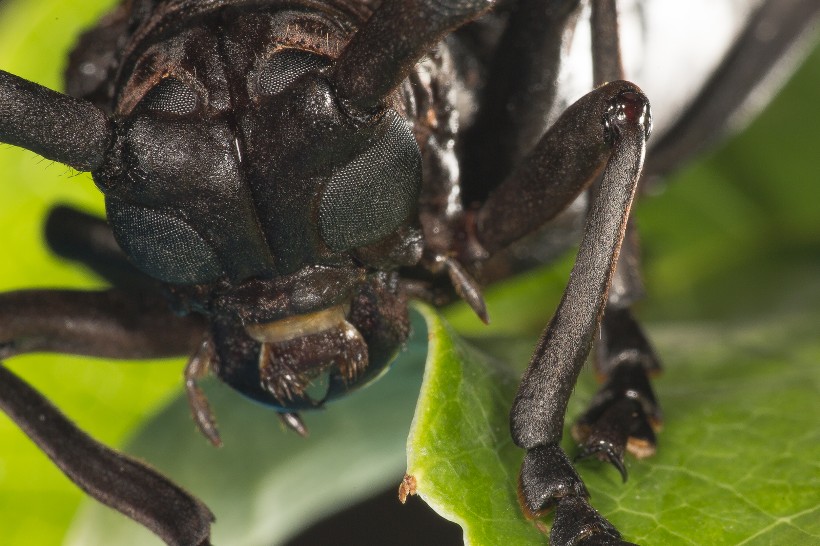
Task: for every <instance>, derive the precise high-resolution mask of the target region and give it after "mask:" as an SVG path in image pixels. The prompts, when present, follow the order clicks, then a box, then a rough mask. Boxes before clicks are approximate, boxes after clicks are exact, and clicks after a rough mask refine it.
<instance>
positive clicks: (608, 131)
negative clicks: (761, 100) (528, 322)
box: [477, 82, 651, 544]
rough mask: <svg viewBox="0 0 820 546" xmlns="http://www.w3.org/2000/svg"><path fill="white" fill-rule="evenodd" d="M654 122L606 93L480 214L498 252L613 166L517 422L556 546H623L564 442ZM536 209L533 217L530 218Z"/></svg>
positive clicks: (637, 102) (625, 94)
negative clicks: (591, 543) (591, 501)
mask: <svg viewBox="0 0 820 546" xmlns="http://www.w3.org/2000/svg"><path fill="white" fill-rule="evenodd" d="M650 123H651V122H650V115H649V103H648V101H647V99H646V97H645V96H644V95H643V94H642V93H641V92H640V91H639V90H638V89H637V88H636V87H635V86H634V85H632V84H629V83H627V82H613V83H610V84H607V85H605V86H602V87H601V88H599V89H597V90H595V91H593V92H592V93H590V94H588V95H586V96H585V97H583V98H582V99H580V100H579V101H578V103H576V104H575V105H573V107H571V108H570V109H568V111H567V112H566V113H565V114H564V116H562V118H561V119H559V120H558V121H557V122H556V124H555V126H554V127H553V129H552V130H551V131H550V132H548V133H547V134H546V135H545V136H544V137H543V138H542V139H541V141H540V142H539V144H538V146H537V147H536V149H535V150H534V151H533V153H532V154H531V155H530V156H529V157H528V158H527V160H526V162H525V163H524V165H523V166H522V167H521V168H519V170H518V171H516V172H514V173H513V175H512V176H511V177H510V178H509V179H507V181H505V183H504V184H502V185H501V186H500V187H499V188H498V190H497V191H496V192H495V193H494V194H492V195H491V196H490V197H489V199H488V201H487V202H486V203H485V205H484V207H482V209H481V210H480V211H479V213H478V221H479V224H478V226H477V228H478V230H477V231H478V236H479V239H480V240H481V241H482V243H484V244H486V245H488V246H490V248H491V249H495V248H498V247H503V246H504V245H506V244H509V243H510V242H512V241H513V240H515V239H517V238H519V237H521V236H522V235H524V234H525V233H527V232H529V231H531V230H532V229H534V228H535V227H537V224H538V223H541V222H543V221H544V216H548V217H549V216H550V215H552V214H554V213H553V211H554V210H555V211H558V210H560V208H561V206H562V202H564V203H565V202H568V201H570V200H571V199H572V198H574V196H575V195H577V194H578V193H579V192H580V191H583V189H584V188H585V187H587V186H588V184H589V183H590V182H591V180H592V179H593V178H594V177H595V176H596V174H597V173H598V172H599V170H600V164H601V163H602V162H605V164H606V166H605V168H604V172H603V176H602V179H601V184H600V187H599V188H598V191H597V192H596V195H595V198H594V200H593V203H592V206H591V209H590V211H589V215H588V217H587V221H586V226H585V229H584V236H583V239H582V241H581V245H580V249H579V251H578V257H577V260H576V263H575V266H574V267H573V270H572V273H571V274H570V279H569V283H568V285H567V288H566V290H565V292H564V296H563V298H562V300H561V303H560V305H559V307H558V310H557V311H556V313H555V316H554V317H553V318H552V321H551V322H550V324H549V326H548V327H547V329H546V331H545V332H544V334H543V336H542V337H541V339H540V341H539V343H538V346H537V348H536V350H535V354H534V355H533V358H532V360H531V362H530V365H529V367H528V368H527V370H526V372H525V373H524V377H523V379H522V382H521V385H520V387H519V390H518V394H517V396H516V398H515V402H514V404H513V408H512V412H511V416H510V420H511V428H512V435H513V440H514V441H515V443H516V444H517V445H519V446H520V447H522V448H524V449H526V450H527V454H526V456H525V459H524V464H523V466H522V468H521V476H520V488H519V492H520V498H521V502H522V505H523V508H524V510H525V512H526V513H527V514H528V515H530V516H533V517H535V516H538V515H539V514H541V513H543V512H544V511H546V510H548V509H551V508H553V507H556V506H557V510H558V517H557V519H556V523H555V525H554V526H553V531H552V541H553V544H575V543H576V541H579V540H581V539H583V540H595V541H596V543H597V544H621V541H620V535H619V534H618V533H617V531H615V530H614V528H613V527H612V526H611V525H610V524H609V523H608V522H606V520H604V519H603V518H602V517H601V516H600V515H598V514H597V512H595V511H594V510H592V509H591V508H589V507H588V505H587V504H586V500H585V497H587V496H588V494H587V491H586V489H585V487H584V485H583V483H582V482H581V480H580V478H579V477H578V475H577V474H576V473H575V471H574V470H573V468H572V465H571V464H570V463H569V461H568V459H567V458H566V455H565V454H564V453H563V452H562V451H561V449H560V447H559V442H560V440H561V436H562V433H563V426H564V416H565V413H566V408H567V402H568V400H569V396H570V393H571V392H572V389H573V387H574V386H575V382H576V380H577V377H578V374H579V372H580V370H581V367H582V366H583V364H584V362H585V360H586V357H587V355H588V353H589V350H590V347H591V345H592V341H593V338H594V336H595V333H596V332H597V331H598V326H599V323H600V320H601V316H602V314H603V310H604V306H605V303H606V301H607V294H608V291H609V286H610V283H611V281H612V277H613V274H614V271H615V264H616V262H617V259H618V253H619V251H620V247H621V243H622V240H623V237H624V232H625V230H626V223H627V219H628V217H629V211H630V208H631V205H632V201H633V198H634V195H635V189H636V186H637V182H638V179H639V178H640V173H641V167H642V164H643V158H644V150H645V142H646V138H647V137H648V134H649V130H650ZM599 158H600V159H599ZM578 162H581V163H578ZM547 184H548V185H547ZM516 196H517V200H518V202H519V204H518V206H517V207H516V208H515V209H513V200H514V197H516ZM532 204H535V205H536V207H535V208H534V209H533V211H532V213H531V214H529V213H527V212H526V211H522V210H521V208H522V207H525V206H531V207H532ZM513 210H515V211H516V212H515V214H512V211H513ZM502 213H503V214H502ZM491 218H495V220H496V222H495V223H494V224H492V227H491V222H490V219H491ZM584 537H587V538H584Z"/></svg>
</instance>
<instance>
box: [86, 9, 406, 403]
mask: <svg viewBox="0 0 820 546" xmlns="http://www.w3.org/2000/svg"><path fill="white" fill-rule="evenodd" d="M248 24H249V23H247V22H246V23H244V26H243V24H242V23H241V21H240V22H237V24H236V25H235V26H234V27H229V28H232V31H229V32H228V33H227V35H223V36H222V40H223V41H222V42H221V43H220V42H219V40H218V39H217V38H215V37H214V35H213V34H211V33H207V32H205V31H203V30H197V29H193V30H189V31H187V32H183V33H180V34H179V35H175V36H173V37H171V38H168V39H167V40H165V41H162V42H158V43H157V44H154V45H153V46H151V47H150V48H148V49H147V50H146V52H145V54H144V55H143V56H142V57H141V58H140V60H139V62H137V63H136V65H135V68H134V71H133V74H132V75H131V76H130V77H129V78H128V79H127V81H126V82H125V84H124V85H123V87H122V90H121V92H120V100H119V103H118V107H117V115H116V116H115V118H114V124H115V127H116V130H115V133H116V143H115V145H114V147H113V151H112V152H111V153H110V154H109V158H108V160H107V161H106V163H105V164H104V165H103V167H102V168H101V169H98V171H97V172H95V173H94V175H95V180H96V181H97V183H98V185H99V186H100V188H101V189H102V191H103V192H104V193H105V195H106V206H107V212H108V217H109V221H110V223H111V226H112V228H113V231H114V235H115V237H116V238H117V241H118V242H119V244H120V246H121V247H122V248H123V250H124V251H125V252H126V253H127V254H128V256H129V257H130V258H131V260H132V261H133V262H134V264H135V265H136V266H137V267H138V268H140V269H142V270H143V271H144V272H146V273H147V274H149V275H151V276H152V277H154V278H156V279H158V280H160V281H163V282H164V283H166V284H167V285H169V286H170V287H171V289H172V292H174V293H177V294H184V296H183V297H182V300H184V302H183V303H184V305H186V306H187V307H189V308H194V309H195V310H197V311H201V312H205V313H207V314H209V315H210V316H211V318H212V322H213V324H214V337H215V340H216V341H217V348H218V352H220V351H219V348H220V347H222V348H223V350H222V352H221V354H220V355H219V356H220V361H221V362H223V363H224V364H222V367H221V368H220V369H219V370H218V372H219V373H220V375H221V376H222V377H223V378H224V379H226V381H228V382H229V383H231V384H232V385H234V386H235V387H237V388H238V389H239V390H241V391H243V392H245V393H246V394H249V395H250V396H252V397H254V398H257V399H260V400H264V401H267V402H270V403H274V404H275V405H278V406H279V407H282V408H283V409H291V408H294V407H301V406H304V405H306V404H312V403H313V402H312V401H310V400H309V399H308V398H306V397H305V396H303V393H302V389H301V387H298V386H299V385H301V384H302V383H304V382H305V381H306V380H309V379H313V378H314V377H316V376H317V375H321V374H325V375H327V374H326V373H325V372H328V373H329V374H330V376H329V377H330V379H329V382H330V386H329V388H328V391H327V393H326V395H325V397H332V396H335V395H338V394H340V393H342V392H344V391H345V390H347V389H349V388H351V387H352V386H354V385H358V384H359V383H360V382H361V381H362V380H363V379H367V378H369V377H371V376H373V375H374V374H375V373H376V371H377V370H378V369H379V368H380V367H384V366H385V365H386V364H387V362H388V361H389V359H390V357H391V356H392V354H393V353H394V352H395V350H396V349H397V348H398V346H399V345H400V344H401V342H402V341H403V340H404V338H405V337H406V335H407V318H406V308H405V307H406V306H405V304H404V302H403V300H402V301H401V302H399V300H400V299H401V298H400V296H399V293H398V289H397V287H396V285H395V275H393V274H391V273H390V272H391V271H394V270H395V269H397V268H398V267H399V266H401V265H411V264H414V263H416V262H417V261H418V260H419V259H420V255H421V248H422V241H421V236H420V233H419V231H418V230H417V229H416V228H415V227H414V223H415V221H414V220H413V217H414V214H413V212H414V211H415V207H416V203H417V200H418V195H419V192H420V185H421V157H420V153H419V149H418V145H417V143H416V140H415V138H414V136H413V133H412V131H411V129H410V127H409V126H408V124H407V122H406V121H404V120H403V119H402V118H401V117H400V115H399V114H398V113H397V112H396V111H395V110H394V109H392V108H390V107H385V108H383V109H381V110H380V111H379V112H377V113H375V114H374V115H372V116H369V117H368V119H367V120H359V119H354V118H353V117H351V116H349V115H348V114H346V113H345V111H344V109H343V108H342V107H341V106H340V104H339V101H338V100H337V98H336V96H335V93H334V90H333V88H332V86H331V85H330V84H329V83H328V79H327V77H326V73H327V71H328V70H329V69H330V68H332V65H333V60H332V58H331V57H330V56H328V55H326V54H324V53H322V52H318V51H314V50H310V49H305V48H302V47H296V46H294V45H293V44H290V43H287V42H283V41H278V42H277V41H274V42H267V44H268V45H267V46H264V47H263V49H262V50H259V51H253V52H250V53H252V54H250V53H249V51H248V50H247V48H248V47H250V46H247V44H248V43H266V42H264V40H262V41H258V40H255V39H254V36H243V35H242V34H243V30H242V29H246V27H247V25H248ZM226 44H227V45H226ZM186 287H197V288H196V290H188V289H186ZM192 294H193V295H192ZM399 308H401V309H402V310H401V311H399V310H398V309H399ZM385 309H386V310H387V311H384V310H385ZM385 332H388V333H385ZM388 346H389V348H388ZM388 353H389V354H388ZM368 361H369V364H368ZM251 362H252V363H251ZM237 363H240V367H242V368H243V369H245V371H242V372H240V371H238V368H237ZM248 367H250V368H251V370H250V371H248V370H247V369H246V368H248ZM294 378H295V379H294ZM277 382H279V383H282V382H284V384H285V385H286V386H287V385H290V386H291V387H293V386H294V385H296V386H297V387H298V388H297V387H294V388H291V389H290V390H289V389H288V388H277V387H276V386H275V385H276V384H277ZM260 384H261V385H262V387H263V388H262V389H261V390H260V388H259V385H260ZM291 391H293V392H291ZM271 394H273V398H271Z"/></svg>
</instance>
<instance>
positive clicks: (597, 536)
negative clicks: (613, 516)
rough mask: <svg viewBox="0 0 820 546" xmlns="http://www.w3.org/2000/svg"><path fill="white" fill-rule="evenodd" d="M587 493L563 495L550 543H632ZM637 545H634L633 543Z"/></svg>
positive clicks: (611, 545)
mask: <svg viewBox="0 0 820 546" xmlns="http://www.w3.org/2000/svg"><path fill="white" fill-rule="evenodd" d="M630 544H632V543H631V542H625V541H623V540H621V534H620V533H619V532H618V530H617V529H615V527H614V526H613V525H612V524H611V523H610V522H609V521H607V520H606V519H605V518H604V517H603V516H602V515H601V514H599V513H598V512H597V511H596V510H595V509H594V508H592V506H590V505H589V503H588V502H587V500H586V499H585V498H584V497H573V496H570V497H564V498H562V499H561V500H560V501H559V502H558V507H557V508H556V510H555V521H554V522H553V524H552V531H551V532H550V545H551V546H629V545H630ZM632 546H634V545H632Z"/></svg>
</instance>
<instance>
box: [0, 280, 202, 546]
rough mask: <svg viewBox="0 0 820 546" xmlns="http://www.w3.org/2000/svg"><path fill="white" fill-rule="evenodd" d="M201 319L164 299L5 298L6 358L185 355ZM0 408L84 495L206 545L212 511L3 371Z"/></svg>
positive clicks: (57, 294) (0, 324)
mask: <svg viewBox="0 0 820 546" xmlns="http://www.w3.org/2000/svg"><path fill="white" fill-rule="evenodd" d="M203 331H204V325H203V324H201V323H200V322H199V320H197V319H196V318H195V317H185V318H181V317H177V316H175V315H173V314H171V313H170V312H169V311H168V309H167V305H165V302H164V301H163V300H162V299H161V298H158V297H157V298H154V299H152V298H150V297H147V296H140V297H134V296H131V295H129V294H126V293H124V292H122V291H119V290H115V289H112V290H107V291H101V292H76V291H64V290H60V291H58V290H54V291H46V290H39V291H20V292H10V293H6V294H0V358H7V357H10V356H14V355H18V354H22V353H27V352H34V351H47V352H59V353H70V354H82V355H93V356H102V357H110V358H151V357H163V356H176V355H179V354H185V353H188V352H189V351H190V350H191V347H193V346H195V344H196V340H199V339H201V338H202V334H203ZM0 409H2V410H3V411H4V412H5V413H7V414H8V415H9V417H11V419H12V420H13V421H14V422H15V423H16V424H17V426H19V427H20V428H21V429H22V430H23V432H25V433H26V434H27V435H28V436H29V437H30V438H31V439H32V440H33V441H34V442H35V443H36V444H37V445H38V446H39V447H40V449H41V450H42V451H43V452H45V453H46V454H47V455H48V456H49V458H50V459H51V460H52V461H53V462H54V463H55V464H56V465H57V466H58V467H59V468H60V470H62V471H63V472H64V473H65V474H66V476H68V477H69V478H70V479H71V480H72V481H73V482H74V483H76V484H77V485H78V486H79V487H80V488H81V489H83V490H84V491H86V492H87V493H88V494H89V495H91V496H92V497H94V498H95V499H97V500H98V501H100V502H102V503H104V504H106V505H108V506H110V507H112V508H114V509H116V510H118V511H120V512H121V513H123V514H125V515H127V516H128V517H130V518H132V519H134V520H136V521H137V522H139V523H140V524H142V525H144V526H146V527H147V528H149V529H150V530H152V531H153V532H154V533H156V534H157V535H159V536H160V537H161V538H162V539H163V540H165V541H166V542H167V543H168V544H172V545H190V544H196V545H206V544H208V543H209V535H210V523H211V521H213V515H212V514H211V512H210V511H209V510H208V508H207V507H206V506H205V505H204V504H202V503H201V502H200V501H198V500H197V499H196V498H194V497H193V496H191V495H190V494H188V493H187V492H185V491H184V490H182V489H181V488H179V487H178V486H176V485H174V484H173V483H172V482H170V481H169V480H168V479H166V478H165V477H163V476H162V475H161V474H159V473H157V472H156V471H154V470H152V469H150V468H148V467H147V466H145V465H143V464H142V463H140V462H138V461H135V460H133V459H131V458H129V457H126V456H124V455H122V454H120V453H117V452H116V451H113V450H111V449H109V448H107V447H106V446H104V445H102V444H100V443H99V442H97V441H95V440H94V439H92V438H91V437H89V436H88V435H87V434H85V433H84V432H82V431H81V430H80V429H79V428H77V427H76V426H75V425H74V424H73V423H72V422H71V421H69V420H68V419H67V418H66V417H65V416H64V415H63V414H62V413H60V412H59V410H57V408H55V407H54V406H53V405H51V404H50V403H49V402H48V401H47V400H46V399H45V398H44V397H43V396H42V395H41V394H39V393H38V392H37V391H36V390H34V389H33V388H32V387H30V386H29V385H28V384H26V383H25V382H24V381H23V380H21V379H19V378H18V377H17V376H16V375H14V374H12V373H11V372H10V371H8V370H7V369H6V368H5V367H3V366H2V365H0Z"/></svg>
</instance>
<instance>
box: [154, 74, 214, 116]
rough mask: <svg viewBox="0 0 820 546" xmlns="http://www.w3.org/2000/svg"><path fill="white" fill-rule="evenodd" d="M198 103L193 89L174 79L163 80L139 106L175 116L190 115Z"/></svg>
mask: <svg viewBox="0 0 820 546" xmlns="http://www.w3.org/2000/svg"><path fill="white" fill-rule="evenodd" d="M198 103H199V98H198V97H197V94H196V92H194V90H193V89H191V88H190V87H188V86H187V85H185V84H184V83H182V82H181V81H179V80H177V79H176V78H164V79H163V80H162V81H160V82H159V83H158V84H157V85H155V86H154V87H153V88H152V89H151V90H150V91H148V93H146V94H145V97H143V99H142V100H141V101H140V106H141V107H142V108H145V109H147V110H151V111H154V112H166V113H168V114H174V115H177V116H184V115H187V114H192V113H193V112H194V111H195V110H196V107H197V104H198Z"/></svg>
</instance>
